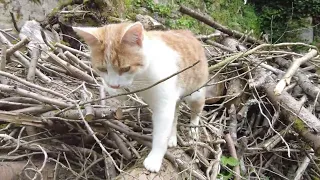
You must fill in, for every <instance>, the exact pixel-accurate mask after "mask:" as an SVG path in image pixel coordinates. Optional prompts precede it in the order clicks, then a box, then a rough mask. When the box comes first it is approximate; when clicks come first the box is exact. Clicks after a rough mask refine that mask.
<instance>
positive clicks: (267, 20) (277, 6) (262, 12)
mask: <svg viewBox="0 0 320 180" xmlns="http://www.w3.org/2000/svg"><path fill="white" fill-rule="evenodd" d="M251 2H252V3H253V4H254V6H255V9H256V12H257V13H258V15H259V19H260V20H259V21H260V22H261V23H260V27H261V30H262V31H264V32H265V33H268V34H270V35H271V38H272V42H276V41H300V40H301V39H299V38H298V37H297V34H299V33H297V31H298V29H301V28H304V27H306V25H307V24H308V22H306V20H304V18H305V17H309V16H317V15H318V14H320V0H272V1H270V0H252V1H251Z"/></svg>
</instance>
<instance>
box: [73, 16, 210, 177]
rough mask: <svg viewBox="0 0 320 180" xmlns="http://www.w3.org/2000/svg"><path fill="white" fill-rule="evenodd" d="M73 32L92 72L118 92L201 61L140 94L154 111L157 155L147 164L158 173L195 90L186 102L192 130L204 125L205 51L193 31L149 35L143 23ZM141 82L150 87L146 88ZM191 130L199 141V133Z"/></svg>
mask: <svg viewBox="0 0 320 180" xmlns="http://www.w3.org/2000/svg"><path fill="white" fill-rule="evenodd" d="M73 29H74V30H75V31H76V32H77V34H78V35H79V36H81V37H82V38H83V39H84V40H85V42H86V43H87V44H88V46H89V47H90V50H91V61H92V65H93V67H94V68H95V69H96V70H97V72H98V73H99V74H100V76H101V77H102V78H103V79H104V81H105V84H107V85H108V86H109V87H111V88H114V89H118V88H122V87H129V89H130V87H131V88H133V89H134V90H135V88H136V89H141V88H143V87H146V86H148V85H151V84H154V83H155V82H157V81H159V80H162V79H164V78H166V77H169V76H170V75H172V74H174V73H176V72H178V71H180V70H182V69H185V68H187V67H189V66H191V65H192V64H194V63H195V62H197V61H199V63H198V64H196V65H195V66H194V67H192V68H190V69H188V70H186V71H184V72H182V73H180V74H178V75H177V76H174V77H172V78H170V79H168V80H167V81H164V82H163V83H160V84H158V85H156V86H154V87H152V88H151V89H148V90H146V91H143V92H141V93H139V95H140V96H141V97H142V99H143V100H144V101H145V102H146V103H148V105H149V107H150V108H151V109H152V111H153V115H152V122H153V139H152V150H151V152H150V153H149V155H148V156H147V158H146V159H145V160H144V163H143V164H144V166H145V168H146V169H148V170H149V171H151V172H158V171H159V170H160V167H161V164H162V160H163V157H164V155H165V153H166V151H167V147H168V146H169V147H174V146H176V145H177V137H176V133H177V127H176V126H177V118H178V112H179V104H180V102H181V97H182V96H185V95H187V94H190V93H192V92H194V91H195V92H194V93H192V94H191V95H190V96H187V97H186V98H185V100H186V102H187V103H188V104H189V106H190V108H191V122H190V123H191V125H194V126H197V125H198V124H199V116H198V115H199V113H201V111H202V109H203V106H204V102H205V89H204V88H201V89H199V88H200V87H201V86H202V85H204V84H205V82H206V81H207V79H208V64H207V59H206V56H205V52H204V48H203V47H202V45H201V43H200V42H199V41H198V40H197V39H196V38H195V37H194V35H193V34H192V33H191V32H190V31H187V30H171V31H148V32H147V31H145V30H144V28H143V26H142V24H141V23H139V22H136V23H119V24H109V25H106V26H103V27H97V28H96V27H73ZM141 82H145V83H144V86H143V87H141ZM139 83H140V87H137V86H139ZM135 85H136V86H135ZM197 89H199V90H198V91H196V90H197ZM191 130H192V131H191V135H192V136H193V137H194V138H196V137H197V130H196V129H191Z"/></svg>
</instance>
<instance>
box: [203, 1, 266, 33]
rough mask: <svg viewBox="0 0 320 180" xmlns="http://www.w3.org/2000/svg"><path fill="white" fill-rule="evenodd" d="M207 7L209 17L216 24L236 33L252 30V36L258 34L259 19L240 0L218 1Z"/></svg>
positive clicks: (250, 7) (250, 8)
mask: <svg viewBox="0 0 320 180" xmlns="http://www.w3.org/2000/svg"><path fill="white" fill-rule="evenodd" d="M207 7H208V9H209V11H210V12H211V13H210V15H211V16H212V17H213V19H214V20H216V21H217V22H219V23H221V24H223V25H226V26H228V27H230V28H232V29H235V30H238V31H250V30H253V33H254V35H259V34H260V25H259V19H258V17H257V15H256V13H255V10H254V7H253V6H252V5H248V4H247V5H244V4H243V1H242V0H240V1H239V0H236V1H233V0H220V1H218V3H217V2H215V3H212V4H211V5H210V6H209V4H208V3H207Z"/></svg>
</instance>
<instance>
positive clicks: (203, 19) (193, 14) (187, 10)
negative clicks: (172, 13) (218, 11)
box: [180, 5, 263, 44]
mask: <svg viewBox="0 0 320 180" xmlns="http://www.w3.org/2000/svg"><path fill="white" fill-rule="evenodd" d="M180 12H181V13H184V14H187V15H189V16H191V17H193V18H195V19H197V20H199V21H201V22H203V23H205V24H207V25H209V26H211V27H213V28H215V29H217V30H219V31H221V32H223V33H225V34H228V35H229V36H234V37H236V38H241V37H245V36H246V34H244V33H241V32H238V31H236V30H232V29H229V28H227V27H225V26H223V25H221V24H219V23H217V22H215V21H213V20H212V19H211V18H210V17H209V16H208V15H204V14H200V13H199V12H196V11H194V10H192V9H190V8H188V7H186V6H183V5H181V6H180ZM247 41H248V42H250V43H253V44H263V42H262V41H260V40H257V39H255V38H254V37H251V36H248V37H247Z"/></svg>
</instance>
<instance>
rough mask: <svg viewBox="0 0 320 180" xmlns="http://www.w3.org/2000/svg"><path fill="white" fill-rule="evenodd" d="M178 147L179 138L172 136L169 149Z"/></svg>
mask: <svg viewBox="0 0 320 180" xmlns="http://www.w3.org/2000/svg"><path fill="white" fill-rule="evenodd" d="M176 146H177V136H170V138H169V140H168V147H176Z"/></svg>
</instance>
